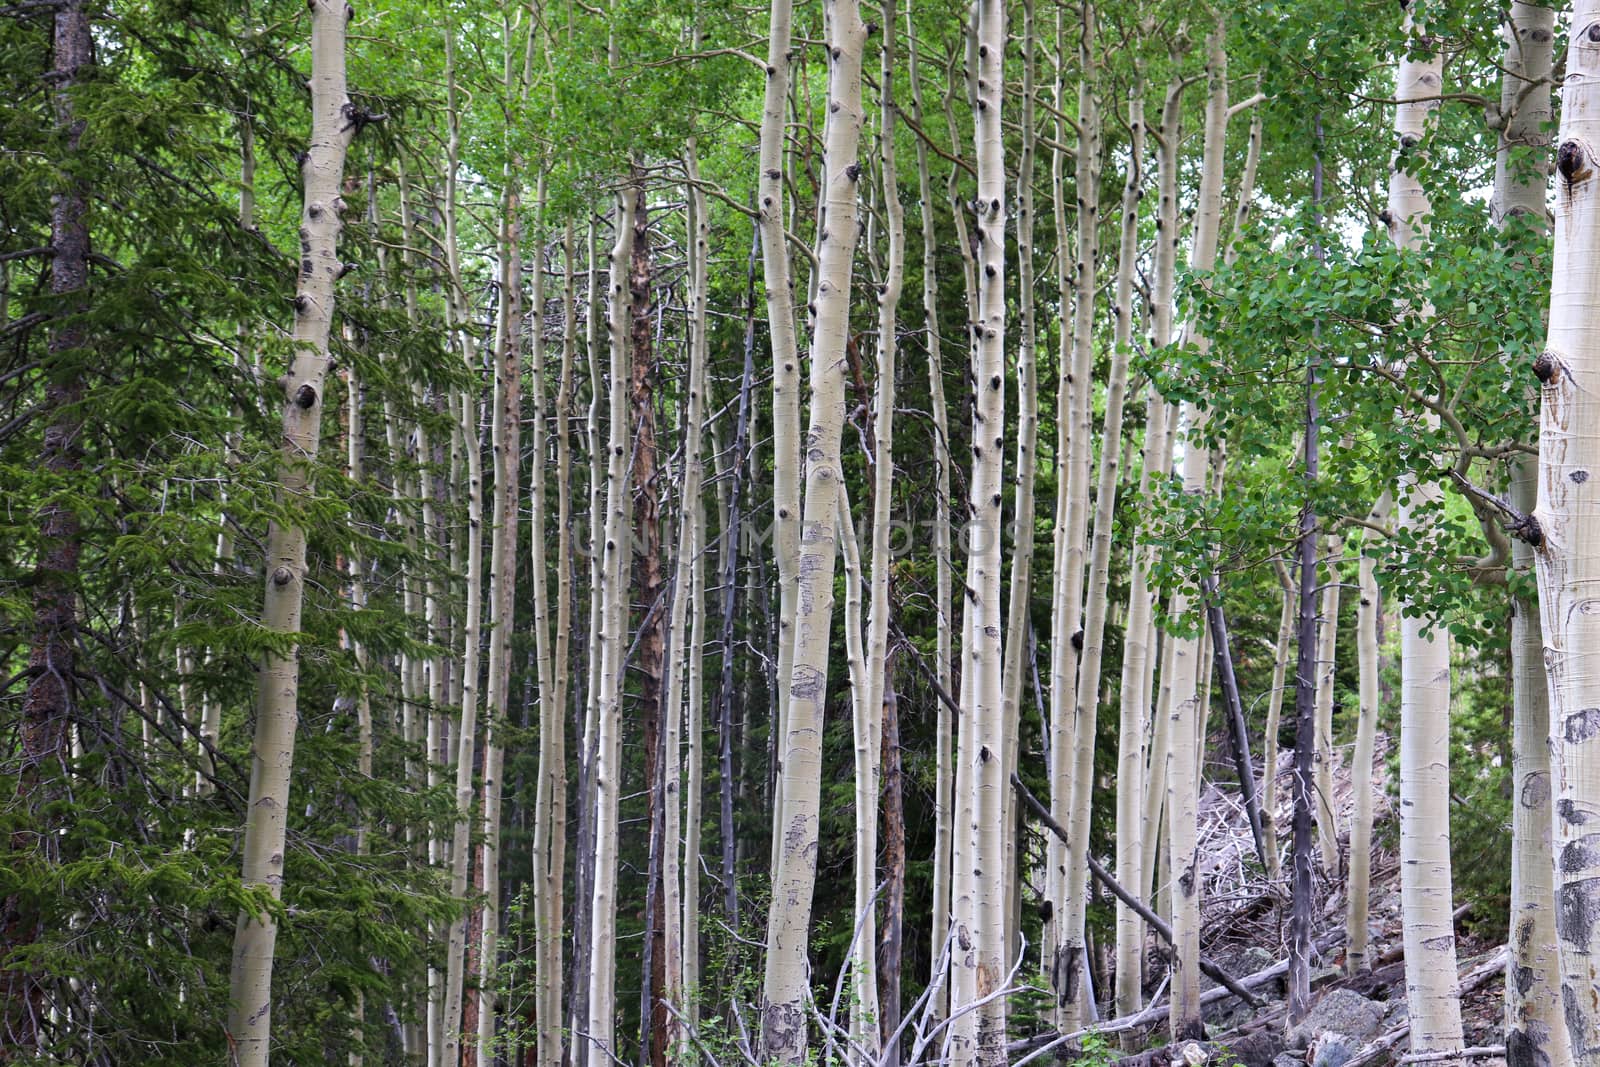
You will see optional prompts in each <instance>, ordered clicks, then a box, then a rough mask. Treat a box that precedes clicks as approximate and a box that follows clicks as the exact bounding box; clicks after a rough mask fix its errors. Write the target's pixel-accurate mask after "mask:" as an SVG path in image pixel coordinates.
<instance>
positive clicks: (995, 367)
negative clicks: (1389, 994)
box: [951, 0, 1010, 1067]
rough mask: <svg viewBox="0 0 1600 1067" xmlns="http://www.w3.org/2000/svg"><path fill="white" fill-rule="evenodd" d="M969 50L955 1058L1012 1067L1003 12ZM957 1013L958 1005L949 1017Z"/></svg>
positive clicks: (994, 8)
mask: <svg viewBox="0 0 1600 1067" xmlns="http://www.w3.org/2000/svg"><path fill="white" fill-rule="evenodd" d="M973 12H974V16H975V20H974V21H975V25H974V34H973V36H974V38H975V43H976V48H977V57H976V58H977V62H976V65H975V67H974V69H975V71H976V76H977V84H976V86H975V88H976V93H977V98H976V106H975V107H974V131H973V132H974V139H973V146H974V150H975V156H976V159H977V164H978V167H977V170H978V197H977V205H976V207H977V216H978V229H977V261H978V263H977V265H978V268H979V269H978V305H977V307H975V308H974V309H973V315H972V324H973V342H974V353H973V365H974V371H975V374H974V376H973V380H972V389H973V393H974V396H973V416H972V417H973V434H972V438H973V440H972V476H971V481H970V488H971V496H970V497H969V512H968V514H969V516H970V524H971V525H970V529H971V534H970V538H971V540H970V547H969V549H968V553H967V602H966V612H965V613H966V615H967V616H969V617H970V618H971V620H972V621H971V623H970V624H969V625H968V626H967V627H966V629H967V636H968V637H969V638H970V641H967V642H963V644H962V653H963V655H964V656H965V657H966V660H967V662H966V667H965V669H964V671H963V675H970V676H971V678H972V683H971V690H970V694H969V696H970V702H969V703H967V704H964V705H963V710H964V711H965V712H966V718H967V722H966V723H964V724H963V726H970V727H971V728H972V729H971V733H972V735H973V740H974V742H975V744H974V746H973V749H974V750H975V751H972V752H971V753H970V755H969V759H971V760H972V766H971V767H970V772H971V779H972V819H973V823H974V826H975V833H974V837H973V846H974V847H973V850H972V856H971V859H972V861H973V864H972V865H973V869H974V881H975V883H976V884H975V886H974V890H975V892H974V907H973V920H974V922H973V930H972V934H973V938H972V940H973V944H974V949H975V951H974V952H973V954H972V956H971V957H969V958H970V959H971V960H972V963H973V968H972V971H973V974H972V981H973V988H972V994H973V996H974V997H975V998H976V1001H977V1003H979V1004H981V1006H980V1007H978V1009H977V1011H976V1012H975V1014H976V1015H977V1027H976V1034H975V1039H976V1041H975V1046H974V1047H973V1048H972V1049H971V1053H970V1055H971V1056H972V1057H973V1058H972V1059H971V1060H969V1059H968V1055H967V1054H964V1050H962V1049H956V1050H954V1051H955V1060H954V1062H955V1063H956V1064H958V1065H960V1064H963V1063H966V1062H976V1063H978V1064H981V1065H984V1067H989V1065H999V1064H1003V1063H1005V1056H1006V1003H1005V998H1004V997H1002V996H991V994H995V993H998V992H999V991H1000V989H1001V988H1002V987H1003V985H1004V983H1005V981H1006V974H1007V968H1006V961H1007V959H1008V958H1009V956H1010V952H1009V946H1008V945H1007V944H1006V943H1005V937H1006V917H1007V916H1006V903H1007V898H1006V883H1007V881H1008V880H1009V877H1010V872H1008V871H1006V870H1005V869H1004V864H1003V860H1004V832H1003V828H1002V826H1001V819H1002V817H1003V813H1004V811H1005V808H1004V805H1003V804H1002V798H1001V795H1002V794H1003V793H1004V792H1006V791H1007V787H1008V785H1009V777H1010V770H1009V768H1007V767H1006V766H1005V765H1004V764H1005V748H1004V741H1005V711H1004V705H1003V700H1002V674H1003V669H1002V662H1001V644H1000V640H1001V638H1000V578H1001V573H1000V541H1001V515H1000V506H1001V477H1002V467H1003V465H1004V458H1005V457H1004V450H1005V445H1006V436H1005V406H1006V405H1005V330H1006V289H1005V278H1006V270H1005V253H1006V246H1005V221H1006V220H1005V204H1006V168H1005V141H1004V133H1003V131H1002V127H1001V103H1002V101H1003V99H1004V90H1005V84H1004V79H1005V73H1004V68H1005V48H1006V39H1007V37H1006V5H1005V3H1004V2H1003V0H977V2H976V3H975V4H974V5H973ZM959 1007H960V1005H959V1004H957V1003H956V1002H955V1001H952V1003H951V1010H952V1011H954V1010H957V1009H958V1008H959Z"/></svg>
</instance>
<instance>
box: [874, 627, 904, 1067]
mask: <svg viewBox="0 0 1600 1067" xmlns="http://www.w3.org/2000/svg"><path fill="white" fill-rule="evenodd" d="M882 684H883V755H882V762H881V768H882V779H883V799H882V804H883V867H884V882H885V886H886V888H885V891H884V907H883V910H884V919H883V926H882V932H881V933H880V934H879V939H878V1009H879V1017H878V1018H879V1023H878V1032H879V1035H880V1038H881V1041H882V1047H883V1061H882V1062H883V1063H884V1064H885V1065H886V1067H899V1065H900V1059H901V1056H900V1046H899V1042H898V1040H897V1039H896V1038H895V1037H894V1034H895V1031H896V1030H898V1029H899V1028H900V1019H901V1015H900V1008H901V1005H900V964H901V947H902V946H901V941H902V937H901V932H902V930H903V929H904V926H905V912H906V819H905V801H904V798H903V796H902V785H901V778H900V774H901V770H900V768H901V762H900V698H899V696H898V694H896V692H895V688H894V653H893V651H891V652H890V653H889V655H888V656H887V657H886V658H885V660H884V663H883V683H882Z"/></svg>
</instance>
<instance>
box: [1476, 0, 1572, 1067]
mask: <svg viewBox="0 0 1600 1067" xmlns="http://www.w3.org/2000/svg"><path fill="white" fill-rule="evenodd" d="M1505 33H1506V49H1505V53H1504V55H1503V58H1502V59H1501V78H1500V121H1501V123H1502V126H1501V130H1500V145H1499V151H1498V153H1497V154H1496V157H1495V189H1494V199H1493V201H1492V210H1493V212H1494V217H1495V219H1496V221H1497V222H1498V223H1499V224H1500V226H1501V227H1502V228H1504V227H1507V226H1509V225H1511V224H1513V223H1514V222H1520V223H1522V224H1523V225H1532V226H1533V227H1535V228H1537V229H1541V230H1542V229H1543V227H1544V221H1545V202H1546V196H1547V194H1548V187H1549V179H1550V164H1549V158H1548V154H1547V153H1548V150H1549V144H1550V138H1549V134H1548V133H1547V132H1546V124H1547V123H1548V122H1549V121H1550V94H1549V92H1548V91H1546V90H1545V88H1544V84H1543V83H1544V81H1545V79H1547V78H1549V76H1550V70H1551V65H1552V61H1553V59H1554V56H1553V45H1554V38H1555V11H1554V9H1552V8H1550V7H1543V6H1539V5H1536V4H1529V3H1522V2H1520V0H1513V3H1512V4H1511V10H1510V19H1509V21H1508V23H1507V25H1506V27H1505ZM1510 468H1511V492H1510V499H1511V506H1512V507H1514V508H1516V509H1517V510H1518V511H1520V512H1522V513H1523V514H1531V513H1532V512H1533V510H1534V509H1535V508H1536V507H1537V505H1538V477H1539V472H1538V462H1537V460H1535V459H1534V458H1532V457H1529V456H1517V457H1515V458H1514V459H1513V460H1512V461H1511V464H1510ZM1534 564H1535V554H1534V550H1533V546H1531V545H1529V544H1528V543H1527V542H1526V541H1525V540H1521V539H1518V540H1516V541H1515V542H1513V544H1512V546H1511V568H1512V572H1513V574H1514V575H1515V576H1516V580H1517V582H1518V584H1517V585H1516V586H1514V587H1513V594H1512V602H1511V679H1512V680H1511V701H1512V727H1511V761H1512V762H1511V774H1512V792H1511V795H1512V811H1511V917H1510V934H1511V936H1510V938H1509V939H1508V941H1509V947H1508V951H1509V952H1510V953H1511V956H1510V959H1509V960H1508V962H1507V967H1506V1017H1505V1044H1506V1060H1507V1062H1508V1063H1515V1064H1518V1065H1519V1067H1524V1065H1529V1067H1571V1064H1572V1062H1573V1056H1572V1047H1573V1043H1572V1041H1571V1038H1570V1037H1569V1036H1568V1033H1567V1027H1566V1020H1565V1017H1564V1016H1565V1012H1564V1010H1563V1006H1562V1003H1561V991H1560V989H1561V979H1560V968H1559V959H1558V951H1557V930H1556V916H1557V914H1558V910H1557V904H1556V892H1555V882H1556V862H1555V855H1554V846H1553V840H1552V838H1553V834H1554V830H1555V827H1554V822H1553V809H1552V804H1551V801H1552V780H1551V774H1550V772H1551V763H1550V695H1549V682H1548V679H1547V677H1546V674H1545V663H1544V633H1543V630H1542V627H1541V626H1540V621H1539V605H1538V602H1537V600H1536V599H1535V597H1534V596H1533V595H1532V593H1533V589H1532V588H1531V586H1532V585H1533V571H1534Z"/></svg>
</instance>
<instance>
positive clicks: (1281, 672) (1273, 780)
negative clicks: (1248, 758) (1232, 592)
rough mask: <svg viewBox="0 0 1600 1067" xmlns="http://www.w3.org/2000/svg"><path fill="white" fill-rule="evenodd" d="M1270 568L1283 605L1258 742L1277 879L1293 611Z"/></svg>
mask: <svg viewBox="0 0 1600 1067" xmlns="http://www.w3.org/2000/svg"><path fill="white" fill-rule="evenodd" d="M1273 568H1274V570H1275V571H1276V572H1277V575H1278V584H1279V585H1280V586H1281V587H1282V589H1283V605H1282V607H1281V608H1280V609H1279V612H1278V634H1277V637H1276V639H1275V640H1274V643H1273V646H1272V649H1273V651H1272V688H1271V689H1270V690H1269V691H1268V693H1267V725H1266V727H1265V728H1264V729H1263V732H1262V742H1261V838H1262V841H1263V842H1264V843H1265V845H1266V849H1267V877H1269V878H1271V879H1272V880H1273V881H1277V879H1278V878H1280V877H1281V876H1282V874H1283V860H1282V857H1280V856H1279V854H1278V815H1277V812H1278V727H1279V723H1280V722H1281V721H1282V717H1283V694H1284V684H1283V680H1284V676H1285V675H1287V674H1288V672H1289V644H1290V641H1291V640H1292V639H1293V637H1294V617H1295V612H1294V586H1293V584H1292V583H1291V582H1290V581H1289V572H1288V570H1287V569H1286V568H1285V567H1284V566H1283V565H1282V564H1281V563H1274V565H1273ZM1351 847H1352V848H1353V847H1354V846H1351Z"/></svg>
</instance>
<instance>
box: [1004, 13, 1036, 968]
mask: <svg viewBox="0 0 1600 1067" xmlns="http://www.w3.org/2000/svg"><path fill="white" fill-rule="evenodd" d="M1034 36H1035V31H1034V17H1033V0H1023V4H1022V119H1021V121H1022V138H1021V141H1022V149H1021V153H1020V155H1019V156H1018V159H1017V313H1018V320H1019V321H1018V332H1017V475H1016V477H1017V489H1016V498H1015V501H1016V502H1015V511H1014V513H1013V516H1012V524H1011V531H1012V533H1011V552H1012V555H1011V585H1010V601H1009V603H1008V605H1007V609H1006V625H1005V630H1004V631H1003V646H1004V648H1003V652H1002V655H1003V656H1004V666H1003V672H1004V673H1003V675H1002V681H1001V702H1002V704H1003V706H1004V711H1005V720H1004V723H1005V726H1004V729H1005V735H1004V739H1003V744H1004V749H1003V751H1004V753H1005V757H1004V762H1005V765H1006V766H1007V767H1015V766H1016V765H1017V749H1018V734H1019V732H1020V729H1019V728H1020V718H1021V712H1022V708H1021V703H1022V686H1023V677H1024V675H1025V673H1027V672H1030V671H1031V670H1032V669H1033V668H1034V663H1033V659H1032V657H1031V655H1030V653H1031V651H1032V649H1031V647H1030V641H1029V638H1030V636H1031V634H1032V629H1031V626H1030V623H1029V619H1030V607H1031V605H1032V601H1033V555H1034V548H1033V545H1034V525H1035V523H1034V481H1035V477H1034V476H1035V473H1036V472H1037V470H1038V467H1039V464H1038V459H1037V456H1036V452H1037V450H1038V439H1039V372H1038V356H1037V343H1036V336H1035V335H1036V331H1035V329H1034V311H1033V306H1034V299H1033V226H1034V211H1033V152H1034V130H1033V122H1034V118H1033V110H1034V108H1033V93H1034V59H1033V49H1034ZM1025 657H1026V662H1025ZM1014 807H1015V805H1014V800H1013V794H1012V792H1011V790H1009V789H1005V790H1003V791H1002V796H1001V828H1002V832H1003V833H1004V835H1005V840H1004V850H1005V851H1004V855H1003V857H1002V860H1001V863H1002V865H1003V867H1004V869H1005V872H1006V893H1007V899H1006V908H1005V914H1006V964H1007V968H1008V969H1009V966H1010V964H1011V963H1012V962H1014V960H1015V957H1016V953H1017V952H1019V951H1020V944H1019V942H1018V930H1017V917H1018V909H1019V907H1020V902H1019V901H1018V899H1017V889H1018V885H1019V877H1018V875H1019V872H1018V870H1017V819H1016V815H1015V813H1014V810H1013V809H1014Z"/></svg>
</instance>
